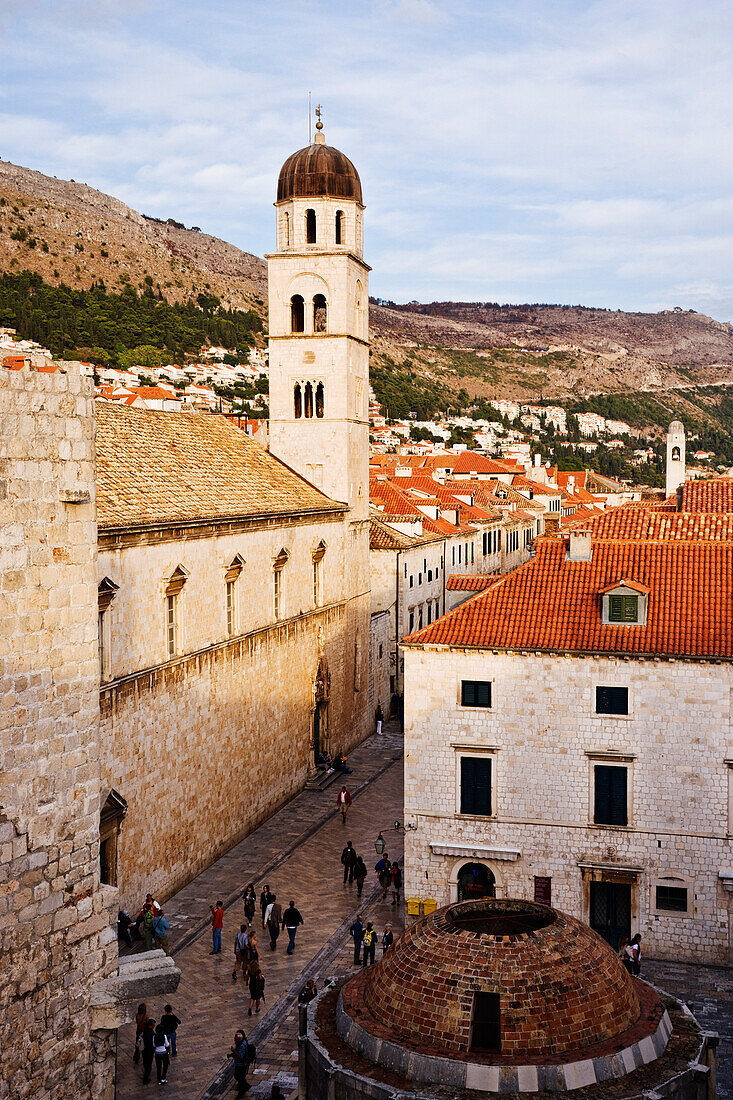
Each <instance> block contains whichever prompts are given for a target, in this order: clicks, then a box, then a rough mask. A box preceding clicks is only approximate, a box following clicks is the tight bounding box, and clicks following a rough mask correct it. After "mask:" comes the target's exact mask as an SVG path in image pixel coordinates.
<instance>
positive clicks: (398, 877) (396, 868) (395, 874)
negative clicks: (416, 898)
mask: <svg viewBox="0 0 733 1100" xmlns="http://www.w3.org/2000/svg"><path fill="white" fill-rule="evenodd" d="M390 875H391V876H392V904H393V905H397V903H398V901H399V900H400V890H401V889H402V871H401V870H400V865H399V863H393V864H392V867H391V868H390Z"/></svg>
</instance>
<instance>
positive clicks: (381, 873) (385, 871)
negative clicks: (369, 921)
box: [374, 852, 392, 900]
mask: <svg viewBox="0 0 733 1100" xmlns="http://www.w3.org/2000/svg"><path fill="white" fill-rule="evenodd" d="M374 870H375V871H376V872H377V878H378V879H379V885H380V886H381V887H382V900H384V899H385V898H386V897H387V891H388V890H389V888H390V886H391V885H392V864H391V863H390V861H389V856H388V855H387V853H386V852H385V853H384V855H382V856H380V858H379V859H378V860H377V862H376V863H375V864H374Z"/></svg>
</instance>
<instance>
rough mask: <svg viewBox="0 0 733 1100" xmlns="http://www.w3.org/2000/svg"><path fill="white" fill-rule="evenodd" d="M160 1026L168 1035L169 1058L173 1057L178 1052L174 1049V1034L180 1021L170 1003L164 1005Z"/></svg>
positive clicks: (175, 1034) (176, 1032)
mask: <svg viewBox="0 0 733 1100" xmlns="http://www.w3.org/2000/svg"><path fill="white" fill-rule="evenodd" d="M160 1026H161V1027H162V1028H163V1031H164V1032H165V1033H166V1035H167V1036H168V1042H169V1043H170V1045H171V1058H175V1057H176V1055H177V1054H178V1050H177V1049H176V1036H177V1034H178V1028H179V1027H180V1026H181V1021H180V1020H179V1019H178V1017H177V1016H176V1014H175V1012H174V1011H173V1008H172V1007H171V1005H166V1006H165V1012H164V1013H163V1015H162V1016H161V1017H160Z"/></svg>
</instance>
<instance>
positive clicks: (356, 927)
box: [349, 913, 364, 966]
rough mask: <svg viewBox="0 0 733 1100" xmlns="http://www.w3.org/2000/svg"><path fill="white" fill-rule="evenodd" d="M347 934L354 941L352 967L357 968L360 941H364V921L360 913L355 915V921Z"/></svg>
mask: <svg viewBox="0 0 733 1100" xmlns="http://www.w3.org/2000/svg"><path fill="white" fill-rule="evenodd" d="M349 932H350V933H351V936H352V939H353V941H354V966H358V965H359V963H360V962H361V941H362V940H363V939H364V921H363V920H362V919H361V913H357V914H356V920H355V921H354V923H353V924H352V926H351V928H350V929H349Z"/></svg>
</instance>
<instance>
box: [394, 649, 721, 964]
mask: <svg viewBox="0 0 733 1100" xmlns="http://www.w3.org/2000/svg"><path fill="white" fill-rule="evenodd" d="M404 655H405V665H406V675H405V681H406V694H405V719H406V728H405V820H406V822H413V823H414V824H415V825H417V829H416V830H415V831H409V832H408V834H407V836H406V837H405V841H406V855H405V896H406V897H410V896H416V897H420V898H425V897H434V898H436V899H437V902H438V904H439V905H442V904H444V903H446V902H448V901H450V900H455V897H456V891H457V875H458V871H459V870H460V868H461V866H463V865H464V864H465V863H469V862H473V861H478V862H483V863H485V864H486V865H487V866H488V867H489V868H490V870H491V872H492V873H493V875H494V876H495V879H496V890H497V896H499V897H520V898H532V897H533V896H534V876H547V877H551V879H552V886H551V888H552V904H553V905H554V906H556V907H557V908H559V909H561V910H564V911H565V912H568V913H570V914H571V915H573V916H576V917H579V918H581V919H583V920H588V919H589V898H590V883H591V881H599V880H600V881H616V882H626V883H628V884H629V885H630V886H631V906H632V913H631V930H632V932H636V931H640V932H641V933H642V936H643V944H644V949H645V951H646V953H647V954H649V955H652V956H654V957H657V958H678V959H687V960H690V961H698V962H706V963H725V962H728V960H729V951H730V943H729V930H728V929H729V915H728V903H727V897H728V895H727V894H726V892H725V890H724V888H723V886H722V884H721V882H720V881H719V878H718V874H719V871H721V870H724V869H727V868H728V867H729V847H730V842H729V840H728V835H729V832H730V828H731V823H730V822H729V819H728V812H729V811H728V784H729V768H728V764H727V763H726V760H728V759H729V758H730V756H731V753H730V748H729V745H730V698H731V695H730V692H731V669H730V665H728V664H724V663H720V664H714V663H705V662H683V661H645V660H618V659H614V658H608V657H588V658H579V657H567V658H563V657H559V656H551V655H540V654H538V655H531V654H517V653H513V654H507V653H499V652H497V653H489V652H473V651H463V652H459V651H453V652H451V651H446V650H440V651H432V652H421V651H417V650H405V654H404ZM462 679H467V680H490V681H491V683H492V707H491V709H490V710H487V709H484V708H475V707H462V706H461V705H460V684H461V680H462ZM599 684H600V685H611V686H613V685H619V686H621V685H625V686H627V687H628V688H629V709H630V714H629V716H628V717H620V716H617V717H613V716H608V715H604V716H598V715H596V714H595V710H594V706H595V704H594V699H595V687H596V686H597V685H599ZM461 752H466V753H467V754H468V755H472V754H476V753H478V754H481V753H487V754H489V756H490V757H491V760H492V773H493V774H492V816H491V817H489V818H486V817H476V816H471V815H463V814H461V813H460V812H459V809H460V803H459V798H460V787H459V758H460V754H461ZM595 763H600V764H611V765H614V764H617V765H618V764H622V765H624V766H626V767H628V768H629V770H630V773H631V774H630V779H629V825H628V827H621V826H617V827H611V826H602V825H595V824H592V817H593V801H592V800H593V787H592V777H593V765H594V764H595ZM431 845H432V846H433V847H431ZM436 845H437V846H439V847H440V848H443V849H447V851H445V852H444V853H443V854H438V853H436V852H435V850H434V847H435V846H436ZM480 846H483V848H484V849H486V848H488V849H494V854H493V855H491V856H486V857H484V858H479V859H478V860H476V859H475V858H474V857H472V855H471V852H472V851H474V849H475V848H476V847H480ZM581 864H582V865H585V866H580V865H581ZM426 876H427V877H426ZM660 879H666V880H667V882H668V884H670V883H671V884H672V885H678V886H684V887H686V888H687V890H688V898H689V912H688V913H674V912H669V911H660V910H658V909H657V908H656V903H655V897H656V892H655V887H656V884H657V882H658V881H659V880H660Z"/></svg>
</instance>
